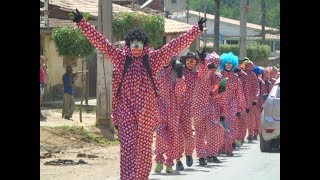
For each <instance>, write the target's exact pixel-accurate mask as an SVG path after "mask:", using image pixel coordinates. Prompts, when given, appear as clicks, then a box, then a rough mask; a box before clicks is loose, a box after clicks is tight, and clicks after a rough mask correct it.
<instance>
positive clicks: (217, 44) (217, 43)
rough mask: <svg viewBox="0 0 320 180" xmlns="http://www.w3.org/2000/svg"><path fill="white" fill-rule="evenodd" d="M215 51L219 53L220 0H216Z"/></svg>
mask: <svg viewBox="0 0 320 180" xmlns="http://www.w3.org/2000/svg"><path fill="white" fill-rule="evenodd" d="M214 2H215V6H214V7H215V11H214V39H213V48H214V49H213V51H214V52H216V53H219V34H220V0H215V1H214Z"/></svg>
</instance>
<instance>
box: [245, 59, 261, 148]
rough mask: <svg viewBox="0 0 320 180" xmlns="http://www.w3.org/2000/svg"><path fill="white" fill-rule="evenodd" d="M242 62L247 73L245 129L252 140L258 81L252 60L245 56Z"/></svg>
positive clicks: (250, 140) (257, 97)
mask: <svg viewBox="0 0 320 180" xmlns="http://www.w3.org/2000/svg"><path fill="white" fill-rule="evenodd" d="M243 64H244V65H245V68H246V69H245V72H246V73H247V83H246V85H247V88H246V92H245V93H244V94H246V95H247V96H246V113H247V114H246V116H247V117H246V123H247V125H246V126H247V129H248V142H249V143H252V142H253V136H254V127H255V115H256V111H257V108H256V105H257V103H258V99H259V93H260V90H259V83H258V77H257V76H256V74H255V73H254V72H253V71H252V70H253V68H254V64H253V62H252V61H250V59H249V58H247V57H245V58H244V61H243Z"/></svg>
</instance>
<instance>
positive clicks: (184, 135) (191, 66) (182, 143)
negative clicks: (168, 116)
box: [176, 52, 198, 171]
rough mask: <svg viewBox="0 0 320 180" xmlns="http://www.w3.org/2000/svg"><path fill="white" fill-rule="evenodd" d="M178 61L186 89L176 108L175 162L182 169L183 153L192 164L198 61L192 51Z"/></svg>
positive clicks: (188, 164)
mask: <svg viewBox="0 0 320 180" xmlns="http://www.w3.org/2000/svg"><path fill="white" fill-rule="evenodd" d="M180 62H181V63H182V64H183V65H184V69H183V77H184V79H185V83H186V86H187V88H186V91H185V93H184V94H183V95H182V97H181V98H180V99H179V103H178V108H179V111H180V116H179V136H178V138H179V148H178V158H177V163H176V170H177V171H182V170H184V165H183V163H182V162H181V160H180V159H181V158H182V157H183V155H182V154H183V153H185V155H186V164H187V166H188V167H191V166H192V164H193V158H192V154H193V150H194V148H195V142H194V136H193V129H192V119H191V106H192V95H193V89H194V83H195V79H196V75H197V72H196V65H197V63H198V57H197V56H196V54H195V53H193V52H187V53H186V55H185V56H181V57H180Z"/></svg>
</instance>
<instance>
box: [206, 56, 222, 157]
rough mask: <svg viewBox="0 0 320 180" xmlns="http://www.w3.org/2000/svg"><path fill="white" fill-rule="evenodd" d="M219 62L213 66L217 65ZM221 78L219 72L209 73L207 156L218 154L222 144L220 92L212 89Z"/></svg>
mask: <svg viewBox="0 0 320 180" xmlns="http://www.w3.org/2000/svg"><path fill="white" fill-rule="evenodd" d="M218 60H219V62H218V63H217V65H215V67H219V64H220V58H219V59H218ZM221 80H222V75H221V74H219V73H214V74H211V90H210V91H211V92H210V97H209V108H210V116H209V121H208V122H209V124H208V126H207V134H206V136H205V139H206V143H207V145H206V152H207V156H208V157H212V156H218V155H219V152H220V150H221V149H222V147H223V146H224V128H223V126H222V125H221V124H220V122H219V120H220V115H222V111H221V108H222V103H223V102H222V101H223V100H222V97H223V96H222V94H223V93H221V94H218V93H217V91H218V90H214V88H213V87H214V86H215V85H216V84H217V83H220V81H221Z"/></svg>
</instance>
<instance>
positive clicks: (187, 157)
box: [186, 155, 193, 167]
mask: <svg viewBox="0 0 320 180" xmlns="http://www.w3.org/2000/svg"><path fill="white" fill-rule="evenodd" d="M186 164H187V166H188V167H191V166H192V164H193V159H192V156H191V155H186Z"/></svg>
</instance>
